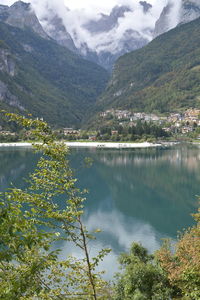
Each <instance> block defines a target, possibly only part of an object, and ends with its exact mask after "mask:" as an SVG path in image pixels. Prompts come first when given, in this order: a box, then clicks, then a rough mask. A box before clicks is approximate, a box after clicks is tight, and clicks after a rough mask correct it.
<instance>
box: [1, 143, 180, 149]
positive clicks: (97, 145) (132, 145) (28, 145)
mask: <svg viewBox="0 0 200 300" xmlns="http://www.w3.org/2000/svg"><path fill="white" fill-rule="evenodd" d="M172 144H173V145H174V143H157V144H156V143H155V144H154V143H148V142H143V143H125V142H124V143H112V142H65V145H66V146H68V147H75V148H97V149H134V148H138V149H140V148H155V147H166V146H171V145H172ZM3 147H24V148H32V144H31V143H28V142H16V143H0V148H3Z"/></svg>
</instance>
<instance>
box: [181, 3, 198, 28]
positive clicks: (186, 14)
mask: <svg viewBox="0 0 200 300" xmlns="http://www.w3.org/2000/svg"><path fill="white" fill-rule="evenodd" d="M199 17H200V1H199V0H183V1H182V7H181V12H180V21H179V23H188V22H190V21H193V20H195V19H197V18H199Z"/></svg>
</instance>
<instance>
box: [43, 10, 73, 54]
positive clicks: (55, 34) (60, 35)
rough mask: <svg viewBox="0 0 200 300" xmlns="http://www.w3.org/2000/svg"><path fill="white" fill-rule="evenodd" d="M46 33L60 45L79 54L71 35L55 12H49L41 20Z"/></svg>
mask: <svg viewBox="0 0 200 300" xmlns="http://www.w3.org/2000/svg"><path fill="white" fill-rule="evenodd" d="M41 22H42V25H43V28H44V30H45V32H46V33H47V34H48V36H49V37H51V38H52V39H53V40H55V41H56V42H57V43H58V44H59V45H61V46H64V47H66V48H68V49H69V50H71V51H73V52H75V53H77V52H78V50H77V48H76V46H75V44H74V41H73V39H72V37H71V35H70V34H69V33H68V32H67V30H66V28H65V26H64V24H63V21H62V19H61V18H60V17H59V16H58V15H57V14H55V12H54V11H53V10H48V12H47V15H46V17H45V18H44V19H42V20H41Z"/></svg>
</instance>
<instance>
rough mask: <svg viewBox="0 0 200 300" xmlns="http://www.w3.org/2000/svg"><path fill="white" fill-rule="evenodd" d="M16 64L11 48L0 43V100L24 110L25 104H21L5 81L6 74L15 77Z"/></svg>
mask: <svg viewBox="0 0 200 300" xmlns="http://www.w3.org/2000/svg"><path fill="white" fill-rule="evenodd" d="M16 73H17V72H16V64H15V61H14V59H13V57H12V55H11V53H10V51H9V49H8V48H7V47H6V46H5V45H3V44H2V43H1V44H0V74H2V75H3V76H1V78H2V80H0V102H3V103H5V104H8V105H9V106H13V107H16V108H18V109H20V110H24V108H23V106H22V105H21V104H20V101H19V99H18V98H17V97H16V96H15V95H13V94H12V93H11V92H10V91H9V88H8V85H7V84H6V83H5V82H4V81H3V78H5V75H4V74H6V75H8V76H9V77H14V76H15V75H16Z"/></svg>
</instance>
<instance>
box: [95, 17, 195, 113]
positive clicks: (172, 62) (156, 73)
mask: <svg viewBox="0 0 200 300" xmlns="http://www.w3.org/2000/svg"><path fill="white" fill-rule="evenodd" d="M199 27H200V19H197V20H195V21H193V22H190V23H188V24H184V25H181V26H178V27H177V28H175V29H173V30H171V31H169V32H167V33H165V34H163V35H161V36H159V37H157V38H156V39H155V40H153V41H152V42H151V43H150V44H148V45H147V46H145V47H144V48H142V49H140V50H137V51H134V52H131V53H129V54H126V55H124V56H122V57H121V58H119V60H118V61H117V63H116V65H115V68H114V72H113V75H112V78H111V80H110V82H109V84H108V87H107V89H106V91H105V93H104V95H103V96H102V97H101V99H100V101H99V102H98V107H97V110H102V111H104V110H105V108H111V107H112V108H113V107H115V108H121V109H125V108H127V109H130V108H131V109H135V110H136V111H146V112H152V111H154V112H155V111H159V112H161V113H162V112H168V111H177V110H178V111H181V110H182V109H183V108H188V107H200V36H199Z"/></svg>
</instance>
